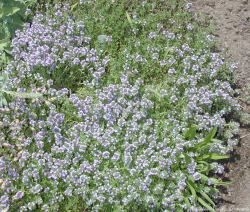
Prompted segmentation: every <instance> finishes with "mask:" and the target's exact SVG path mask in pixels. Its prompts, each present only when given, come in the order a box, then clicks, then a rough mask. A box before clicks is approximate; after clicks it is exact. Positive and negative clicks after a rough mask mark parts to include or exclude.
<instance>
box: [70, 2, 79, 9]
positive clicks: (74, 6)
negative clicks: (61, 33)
mask: <svg viewBox="0 0 250 212" xmlns="http://www.w3.org/2000/svg"><path fill="white" fill-rule="evenodd" d="M77 6H78V2H77V3H75V4H73V5H72V6H71V11H73V10H74V9H75V8H76V7H77Z"/></svg>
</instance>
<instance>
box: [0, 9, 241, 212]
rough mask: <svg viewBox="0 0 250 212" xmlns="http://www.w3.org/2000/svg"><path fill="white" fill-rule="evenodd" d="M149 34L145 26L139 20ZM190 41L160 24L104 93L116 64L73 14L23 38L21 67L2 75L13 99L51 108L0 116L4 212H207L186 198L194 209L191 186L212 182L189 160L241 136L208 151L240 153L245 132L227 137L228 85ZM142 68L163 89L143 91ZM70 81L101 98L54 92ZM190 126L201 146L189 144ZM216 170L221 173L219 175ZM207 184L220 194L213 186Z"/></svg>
mask: <svg viewBox="0 0 250 212" xmlns="http://www.w3.org/2000/svg"><path fill="white" fill-rule="evenodd" d="M140 23H141V24H143V25H145V24H146V22H145V21H144V20H141V21H140V19H139V18H138V23H137V24H138V25H140ZM187 28H188V30H193V27H191V25H190V24H189V25H188V26H187ZM157 29H158V30H157ZM132 30H134V29H132ZM138 30H139V29H138ZM135 31H136V30H135ZM181 37H182V36H181V35H179V34H175V33H173V32H170V31H169V30H165V29H164V27H163V25H162V24H158V25H157V27H156V29H155V30H154V31H152V32H150V33H149V35H148V38H147V39H148V40H147V45H148V46H146V49H147V51H146V52H145V46H143V47H142V43H141V41H140V39H139V38H138V40H137V41H136V42H135V44H136V50H134V49H133V51H132V49H126V50H125V51H124V53H123V54H124V58H126V60H125V62H124V64H122V65H123V67H124V70H122V71H121V76H120V81H119V82H118V83H113V84H112V83H111V84H108V85H103V84H102V83H101V82H102V76H103V74H104V72H105V68H107V64H108V58H106V57H101V56H100V55H98V53H97V51H96V50H95V49H93V48H90V46H91V45H90V43H91V39H90V38H89V37H88V36H86V34H85V32H84V24H83V23H81V22H80V23H79V22H76V21H75V20H74V19H73V18H72V17H71V16H69V15H68V7H67V6H66V7H60V8H59V10H58V11H57V12H56V16H52V15H47V16H43V15H41V14H39V15H37V16H35V18H34V21H33V23H32V25H31V26H28V25H27V26H26V27H25V28H24V30H23V31H19V32H17V36H16V38H14V39H13V55H14V60H13V62H12V63H10V65H9V66H8V67H7V68H6V70H5V71H4V73H5V74H7V75H8V76H9V83H8V88H9V89H13V90H15V91H18V92H26V91H29V90H31V91H33V92H39V93H42V94H43V95H44V96H43V97H42V98H37V99H31V100H30V99H24V98H13V99H12V101H11V102H10V103H9V106H8V108H1V113H0V120H1V121H0V147H1V148H3V149H4V152H3V153H2V152H1V155H0V186H1V190H0V210H1V211H2V210H3V211H4V210H6V211H8V210H9V211H16V210H18V211H34V210H36V209H39V210H41V211H58V210H60V209H61V205H63V204H65V202H70V201H71V200H72V199H74V198H76V199H77V198H79V199H80V202H83V203H84V204H85V206H86V208H89V209H90V210H93V211H101V210H103V209H104V208H105V206H111V207H112V209H113V210H115V209H117V210H119V211H129V210H132V209H133V208H136V207H138V206H139V207H142V208H143V209H145V210H154V209H164V210H166V211H174V210H176V208H181V209H183V210H191V209H192V207H191V206H195V207H196V209H199V206H198V205H197V203H196V201H195V199H194V198H192V197H189V198H188V201H189V202H190V203H191V206H190V205H189V204H187V203H186V199H185V198H186V197H187V196H186V194H187V190H188V186H187V180H188V178H190V177H192V178H193V179H194V181H195V182H196V183H201V180H202V177H203V174H202V173H201V170H200V169H199V166H198V165H199V164H198V163H197V160H196V159H197V157H198V156H199V154H198V153H197V152H192V151H190V152H189V151H188V149H190V148H191V147H194V146H195V145H196V144H197V143H199V142H201V141H202V138H203V137H204V135H205V134H206V133H207V132H208V131H209V130H211V129H212V128H214V127H218V128H219V129H220V130H221V132H223V131H225V130H227V129H230V132H232V133H231V134H230V133H227V136H225V137H226V138H227V139H228V144H226V145H225V144H224V143H222V142H221V143H216V144H214V145H213V146H211V149H210V151H211V152H219V153H226V152H228V151H230V150H232V148H233V146H234V145H235V144H236V142H235V141H234V140H233V137H234V134H235V133H237V131H236V130H235V129H234V131H232V130H231V129H233V128H237V126H236V125H235V124H234V123H231V124H230V125H228V126H226V121H225V118H224V117H225V115H226V114H228V113H230V112H231V111H232V110H235V109H238V103H237V102H236V101H235V99H234V98H233V89H232V88H231V86H230V84H229V82H227V80H226V79H224V78H223V77H222V76H221V72H223V68H224V65H225V64H224V62H223V60H222V58H221V57H220V56H219V55H218V54H214V53H209V52H206V51H201V52H197V51H196V50H195V49H192V48H191V47H190V46H189V44H188V43H185V42H184V43H183V41H182V38H181ZM163 40H165V41H166V42H167V43H168V46H167V47H166V48H164V47H162V46H161V45H160V44H162V41H163ZM144 42H145V41H144ZM180 43H181V45H180ZM144 44H145V43H143V45H144ZM177 44H178V45H177ZM177 46H178V47H177ZM131 51H132V52H131ZM152 64H153V65H152ZM142 67H144V68H145V69H146V68H149V69H150V68H153V67H154V68H155V70H157V69H160V68H161V69H164V70H165V77H164V78H163V79H162V83H159V84H158V85H148V84H147V85H145V83H144V81H143V79H142V78H143V75H142V72H143V70H142ZM62 69H64V70H66V72H67V71H68V72H70V70H76V71H77V72H76V73H78V71H80V73H82V75H80V77H79V78H81V77H82V78H84V79H85V81H84V82H85V83H84V86H85V87H87V88H89V87H90V88H91V89H93V88H95V92H94V93H93V94H92V95H89V96H87V97H82V96H80V95H78V94H77V93H76V92H73V93H72V92H70V89H71V88H69V87H67V88H63V89H61V87H63V85H61V86H59V88H57V87H56V86H54V83H53V81H55V80H56V78H55V77H56V76H55V75H53V73H54V72H55V71H56V70H57V71H60V70H62ZM46 71H47V72H48V75H46V74H44V72H46ZM83 75H84V76H83ZM85 75H86V76H85ZM138 75H142V76H141V77H138ZM69 76H70V75H69ZM53 77H54V78H53ZM67 80H72V79H71V78H69V79H67ZM72 83H74V82H72ZM97 85H98V86H97ZM64 105H66V106H67V107H68V108H67V109H65V108H64ZM191 124H195V125H197V126H198V127H199V129H200V130H201V132H204V134H203V133H200V134H199V135H197V136H196V137H195V138H194V139H192V140H187V139H186V138H185V132H186V131H187V130H188V129H189V127H190V125H191ZM235 126H236V127H235ZM222 134H223V133H222ZM213 169H214V171H215V173H222V172H223V167H222V166H221V165H219V164H217V163H214V164H213ZM205 183H206V184H207V185H211V184H213V182H212V181H211V180H210V179H209V178H208V180H207V181H206V182H205Z"/></svg>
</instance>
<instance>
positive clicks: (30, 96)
mask: <svg viewBox="0 0 250 212" xmlns="http://www.w3.org/2000/svg"><path fill="white" fill-rule="evenodd" d="M3 92H5V93H7V94H9V95H11V96H15V97H18V98H24V99H26V98H27V99H33V98H39V97H42V96H43V95H42V94H41V93H32V92H30V93H29V92H26V93H20V92H14V91H5V90H3Z"/></svg>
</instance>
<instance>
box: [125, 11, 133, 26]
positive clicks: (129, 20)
mask: <svg viewBox="0 0 250 212" xmlns="http://www.w3.org/2000/svg"><path fill="white" fill-rule="evenodd" d="M126 16H127V19H128V22H129V23H130V25H133V22H132V19H131V18H130V15H129V14H128V12H126Z"/></svg>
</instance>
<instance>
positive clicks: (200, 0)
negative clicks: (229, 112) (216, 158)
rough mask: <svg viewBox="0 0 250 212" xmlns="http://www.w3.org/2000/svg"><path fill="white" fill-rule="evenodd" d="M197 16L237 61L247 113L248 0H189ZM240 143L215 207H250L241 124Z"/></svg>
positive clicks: (248, 138) (246, 142) (248, 161)
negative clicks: (211, 27)
mask: <svg viewBox="0 0 250 212" xmlns="http://www.w3.org/2000/svg"><path fill="white" fill-rule="evenodd" d="M189 2H192V3H193V5H192V8H193V9H192V10H193V12H194V13H195V14H196V16H197V18H202V17H203V18H204V14H205V17H207V18H208V19H210V20H212V22H213V23H214V25H215V28H216V32H215V36H216V39H217V41H218V45H219V49H221V51H222V52H225V57H226V58H229V59H230V60H231V61H235V62H237V63H238V68H239V69H238V72H237V73H235V76H236V79H237V85H238V86H239V88H240V99H241V103H242V107H243V110H244V111H245V112H247V113H250V101H249V100H247V99H249V97H250V0H191V1H189ZM240 137H241V139H240V144H239V147H237V148H236V150H235V155H236V156H235V157H234V158H233V161H234V162H231V163H229V164H227V167H228V169H229V172H228V173H227V175H228V177H229V178H230V179H231V180H232V181H233V183H232V185H230V186H229V187H228V189H227V191H225V192H224V193H222V195H221V196H222V199H223V201H222V203H221V204H219V205H218V211H250V128H249V126H243V125H242V126H241V131H240Z"/></svg>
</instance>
